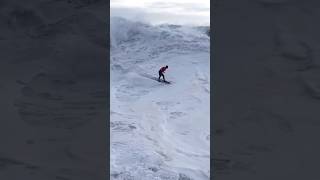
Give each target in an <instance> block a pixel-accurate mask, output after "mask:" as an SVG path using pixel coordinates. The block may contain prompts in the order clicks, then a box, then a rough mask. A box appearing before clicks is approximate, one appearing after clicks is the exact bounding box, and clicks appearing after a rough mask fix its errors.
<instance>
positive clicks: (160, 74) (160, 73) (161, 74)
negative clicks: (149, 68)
mask: <svg viewBox="0 0 320 180" xmlns="http://www.w3.org/2000/svg"><path fill="white" fill-rule="evenodd" d="M161 76H162V78H163V80H164V81H166V79H165V78H164V75H163V73H162V72H161V71H159V81H160V78H161Z"/></svg>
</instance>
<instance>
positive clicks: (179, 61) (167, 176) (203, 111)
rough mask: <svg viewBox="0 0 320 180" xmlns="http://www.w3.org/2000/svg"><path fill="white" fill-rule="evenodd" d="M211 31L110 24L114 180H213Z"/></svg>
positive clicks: (123, 22) (123, 21)
mask: <svg viewBox="0 0 320 180" xmlns="http://www.w3.org/2000/svg"><path fill="white" fill-rule="evenodd" d="M208 29H209V27H187V26H178V25H169V24H166V25H157V26H153V25H149V24H146V23H141V22H133V21H128V20H126V19H122V18H112V19H111V29H110V30H111V31H110V41H111V69H110V73H111V79H110V84H111V89H110V101H111V115H110V120H111V122H110V132H111V133H110V134H111V140H110V141H111V142H110V143H111V155H110V157H111V162H110V165H111V169H110V170H111V175H110V179H114V180H120V179H132V180H153V179H164V180H191V179H195V180H202V179H204V180H207V179H209V177H210V129H209V127H210V118H209V117H210V110H209V109H210V102H209V99H210V69H209V67H210V50H209V49H210V38H209V36H208V35H207V31H208ZM164 65H168V66H169V69H168V70H167V71H166V73H165V76H166V79H167V80H168V81H171V84H164V83H160V82H157V81H156V80H155V79H157V78H158V69H159V68H160V67H161V66H164Z"/></svg>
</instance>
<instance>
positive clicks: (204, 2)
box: [110, 0, 210, 25]
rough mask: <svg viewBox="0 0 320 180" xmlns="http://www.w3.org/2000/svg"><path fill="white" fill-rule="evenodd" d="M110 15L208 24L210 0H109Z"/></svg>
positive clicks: (156, 22)
mask: <svg viewBox="0 0 320 180" xmlns="http://www.w3.org/2000/svg"><path fill="white" fill-rule="evenodd" d="M110 7H111V16H120V17H124V18H128V19H133V20H139V21H144V22H148V23H151V24H163V23H171V24H188V25H209V24H210V0H111V1H110Z"/></svg>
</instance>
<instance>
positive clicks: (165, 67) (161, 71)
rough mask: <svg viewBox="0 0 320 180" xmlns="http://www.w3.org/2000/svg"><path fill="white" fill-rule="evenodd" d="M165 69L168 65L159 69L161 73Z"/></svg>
mask: <svg viewBox="0 0 320 180" xmlns="http://www.w3.org/2000/svg"><path fill="white" fill-rule="evenodd" d="M165 70H167V68H166V67H162V68H161V69H160V70H159V71H160V72H161V73H163V72H164V71H165Z"/></svg>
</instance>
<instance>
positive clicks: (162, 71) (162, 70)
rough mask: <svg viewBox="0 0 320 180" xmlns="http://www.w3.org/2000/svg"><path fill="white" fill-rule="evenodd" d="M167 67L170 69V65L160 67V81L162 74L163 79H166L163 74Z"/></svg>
mask: <svg viewBox="0 0 320 180" xmlns="http://www.w3.org/2000/svg"><path fill="white" fill-rule="evenodd" d="M167 69H168V66H164V67H162V68H160V70H159V81H160V78H161V76H162V78H163V80H164V81H166V79H165V78H164V74H163V73H164V72H165V71H166V70H167Z"/></svg>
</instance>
